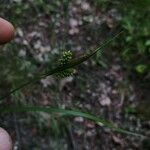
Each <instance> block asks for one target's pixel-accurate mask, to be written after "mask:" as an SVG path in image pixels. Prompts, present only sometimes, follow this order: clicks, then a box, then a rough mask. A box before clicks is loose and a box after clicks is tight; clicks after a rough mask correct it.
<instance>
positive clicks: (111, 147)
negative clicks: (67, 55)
mask: <svg viewBox="0 0 150 150" xmlns="http://www.w3.org/2000/svg"><path fill="white" fill-rule="evenodd" d="M56 1H57V0H56ZM59 2H60V1H58V4H57V3H56V2H55V1H52V5H51V7H52V6H54V8H49V7H48V6H46V5H44V4H43V7H42V6H38V3H37V4H34V3H32V1H26V2H21V3H23V4H22V7H20V4H18V3H19V2H16V3H13V4H12V6H11V4H10V5H7V4H3V5H1V7H2V8H3V9H2V12H1V13H0V14H1V16H2V17H6V18H8V19H9V20H12V22H14V23H15V28H16V35H15V38H14V40H13V41H12V43H10V44H9V45H5V46H3V47H2V50H3V51H7V49H8V48H10V50H12V51H13V50H14V49H15V53H17V55H18V57H19V58H20V59H21V60H23V62H24V63H23V64H21V67H24V68H26V67H27V69H26V72H27V73H26V74H27V75H26V76H32V73H33V72H32V70H34V67H35V66H34V65H35V64H36V69H35V70H36V71H35V72H34V73H36V72H37V71H41V70H43V69H44V68H45V67H48V66H53V65H54V64H56V63H57V62H56V59H55V58H54V57H55V56H58V55H59V53H60V52H61V51H62V50H64V49H69V50H71V51H73V53H74V55H75V56H76V57H78V56H80V55H81V54H84V53H87V52H88V51H89V50H94V49H95V48H97V47H98V46H99V45H100V44H102V43H103V41H104V40H105V39H107V38H108V37H110V36H113V35H114V33H116V32H118V31H119V29H118V30H117V29H116V27H117V21H118V19H119V18H120V17H121V16H120V14H119V12H117V10H116V9H115V8H111V9H109V10H105V11H104V10H101V9H98V8H96V7H95V6H94V5H93V4H92V3H89V1H81V0H76V1H70V2H69V3H67V4H65V3H64V4H61V2H60V3H59ZM5 8H7V9H6V10H5ZM49 9H51V11H50V12H49V11H48V10H49ZM9 12H10V13H13V12H14V15H12V14H11V15H10V16H9V17H8V13H9ZM15 15H16V16H15ZM103 51H104V52H103V54H102V56H100V55H98V54H97V55H96V56H94V57H93V58H92V59H90V60H88V61H86V62H84V63H83V64H81V65H80V66H78V67H77V68H76V72H75V74H74V75H73V76H71V77H66V78H63V79H58V78H56V77H51V76H50V77H47V78H46V79H42V80H41V81H40V82H38V83H36V84H35V85H30V86H29V87H27V88H24V89H22V90H21V92H17V93H15V94H14V95H13V96H12V97H11V98H10V97H9V98H7V99H6V100H5V102H4V103H5V104H9V105H13V104H14V103H19V104H20V103H23V104H25V105H27V104H28V105H34V106H54V107H59V108H71V109H73V108H76V109H79V110H82V111H83V112H90V113H91V114H94V115H96V116H98V117H100V118H104V119H106V120H107V121H110V122H113V123H114V124H115V125H116V126H118V127H120V128H124V129H126V130H128V131H131V132H134V133H139V134H141V135H144V136H145V137H139V136H131V135H126V134H122V133H118V132H114V131H112V130H111V129H108V128H105V127H101V126H98V125H95V124H94V123H93V122H92V121H89V120H86V119H84V118H82V117H67V118H66V117H64V118H61V117H59V116H58V115H57V114H56V115H54V116H52V115H48V114H46V113H36V114H33V113H26V114H24V113H22V114H15V113H13V114H9V115H3V114H2V115H1V118H0V125H1V126H2V127H4V128H6V129H7V130H8V131H9V132H10V134H11V136H12V139H13V142H14V148H13V150H51V149H52V150H53V149H54V150H60V149H61V150H146V149H147V150H148V149H149V148H150V145H149V143H150V140H149V138H148V137H149V136H150V132H149V131H150V130H149V129H150V121H149V118H148V119H147V118H145V117H143V116H142V106H141V107H140V108H139V104H140V102H141V99H142V98H143V95H144V94H143V92H142V91H141V90H140V88H139V87H138V85H136V84H134V83H132V82H130V81H129V80H128V78H127V76H126V69H125V67H124V65H123V62H122V60H121V58H120V56H119V48H110V46H108V47H106V48H104V50H103ZM50 58H52V60H51V61H50V60H49V59H50ZM31 59H32V61H33V62H34V61H35V62H36V63H35V64H34V65H32V64H31V63H32V61H30V60H31ZM20 70H21V69H20ZM34 73H33V74H34ZM0 88H1V89H2V88H3V87H0ZM145 97H148V96H145ZM143 109H145V108H143Z"/></svg>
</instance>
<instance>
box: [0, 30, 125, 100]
mask: <svg viewBox="0 0 150 150" xmlns="http://www.w3.org/2000/svg"><path fill="white" fill-rule="evenodd" d="M122 32H123V31H121V32H119V33H118V34H116V35H115V36H114V37H113V38H111V39H109V40H107V41H105V42H104V43H103V44H102V45H101V46H100V47H98V48H97V49H96V50H94V51H93V52H91V53H89V54H86V55H84V56H81V57H80V58H76V59H73V60H71V61H70V62H69V63H66V64H65V65H60V66H57V67H56V68H54V69H52V70H50V71H48V72H47V73H45V74H43V75H40V76H38V77H35V78H34V79H32V80H31V81H27V82H26V83H24V84H22V85H20V86H18V87H17V88H15V89H13V90H11V91H10V92H9V93H7V94H6V95H4V96H2V97H0V100H2V99H4V98H6V97H8V96H10V95H11V94H13V93H14V92H16V91H18V90H20V89H22V88H24V87H25V86H27V85H29V84H32V83H35V82H37V81H39V80H40V79H42V78H45V77H47V76H50V75H53V74H56V73H59V72H61V71H65V70H66V69H69V68H73V67H76V66H77V65H79V64H81V63H83V62H84V61H87V60H88V59H89V58H91V57H92V56H93V55H94V54H96V53H97V52H98V51H100V52H101V53H102V49H103V48H104V47H106V46H107V45H108V44H109V43H111V42H112V41H113V40H114V39H116V38H117V37H118V36H119V35H120V34H121V33H122Z"/></svg>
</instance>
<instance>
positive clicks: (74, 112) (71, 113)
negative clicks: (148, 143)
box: [0, 106, 144, 137]
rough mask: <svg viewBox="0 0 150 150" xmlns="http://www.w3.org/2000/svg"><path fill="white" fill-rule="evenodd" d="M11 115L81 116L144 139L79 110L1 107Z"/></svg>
mask: <svg viewBox="0 0 150 150" xmlns="http://www.w3.org/2000/svg"><path fill="white" fill-rule="evenodd" d="M2 112H3V113H11V112H16V113H20V112H46V113H50V114H54V113H58V114H60V115H62V116H80V117H83V118H86V119H89V120H91V121H93V122H95V123H96V124H97V125H100V126H104V127H108V128H110V129H112V130H114V131H117V132H120V133H124V134H129V135H134V136H140V137H144V136H143V135H141V134H137V133H134V132H130V131H127V130H125V129H121V128H118V127H116V126H114V125H113V124H112V123H110V122H108V121H106V120H104V119H102V118H99V117H96V116H95V115H92V114H89V113H86V112H81V111H78V110H67V109H61V108H51V107H38V106H13V107H0V113H2Z"/></svg>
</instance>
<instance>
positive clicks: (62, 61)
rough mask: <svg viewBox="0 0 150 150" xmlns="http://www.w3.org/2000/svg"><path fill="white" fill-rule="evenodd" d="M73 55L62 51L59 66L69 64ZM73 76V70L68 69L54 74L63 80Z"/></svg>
mask: <svg viewBox="0 0 150 150" xmlns="http://www.w3.org/2000/svg"><path fill="white" fill-rule="evenodd" d="M72 57H73V54H72V52H71V51H70V50H69V51H64V52H63V54H62V58H61V59H60V60H59V65H60V66H64V65H65V64H67V63H69V62H70V61H71V60H72ZM73 74H74V68H69V69H66V70H64V71H60V72H59V73H57V74H56V76H57V77H59V78H65V77H69V76H72V75H73Z"/></svg>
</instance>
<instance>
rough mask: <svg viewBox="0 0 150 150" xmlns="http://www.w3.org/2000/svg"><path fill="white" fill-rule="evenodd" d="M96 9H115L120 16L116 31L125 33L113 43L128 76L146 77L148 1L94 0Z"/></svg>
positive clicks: (149, 41) (149, 50)
mask: <svg viewBox="0 0 150 150" xmlns="http://www.w3.org/2000/svg"><path fill="white" fill-rule="evenodd" d="M94 3H95V5H96V6H97V7H98V8H101V7H103V5H105V9H110V8H112V7H113V8H115V9H117V10H118V13H120V14H121V20H120V21H118V25H117V29H118V28H122V29H123V30H125V32H124V33H123V34H122V35H121V36H120V38H119V39H117V40H116V42H115V48H116V47H118V48H119V49H121V51H120V54H121V57H122V59H123V61H124V62H125V66H126V68H127V70H128V72H129V74H130V75H138V76H140V77H141V78H142V79H143V78H144V77H145V76H148V73H149V69H150V65H149V60H150V26H149V20H150V1H149V0H126V1H119V0H115V1H111V0H103V1H101V0H95V1H94Z"/></svg>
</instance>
